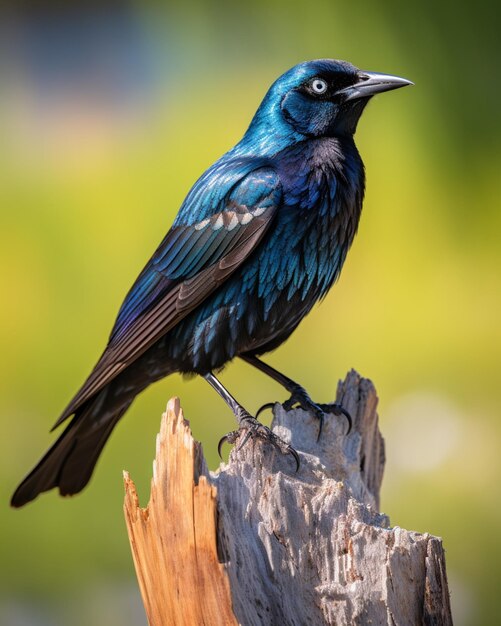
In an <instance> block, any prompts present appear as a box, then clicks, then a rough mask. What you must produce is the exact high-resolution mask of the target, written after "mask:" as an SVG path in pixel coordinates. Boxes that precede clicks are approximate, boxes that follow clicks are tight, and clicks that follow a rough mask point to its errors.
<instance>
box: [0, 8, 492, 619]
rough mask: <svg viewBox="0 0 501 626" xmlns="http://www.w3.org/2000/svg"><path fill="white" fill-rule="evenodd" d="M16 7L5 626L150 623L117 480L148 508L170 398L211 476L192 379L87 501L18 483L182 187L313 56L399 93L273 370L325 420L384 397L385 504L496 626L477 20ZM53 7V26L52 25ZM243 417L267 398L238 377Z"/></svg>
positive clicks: (5, 249) (7, 246)
mask: <svg viewBox="0 0 501 626" xmlns="http://www.w3.org/2000/svg"><path fill="white" fill-rule="evenodd" d="M166 4H167V3H162V4H158V5H156V4H146V3H133V2H121V3H119V2H115V3H106V4H104V3H101V4H97V3H96V4H94V5H93V4H92V3H91V2H86V3H85V5H83V4H82V5H79V4H77V3H70V5H71V8H68V7H69V6H70V5H69V4H68V3H62V2H61V3H56V4H49V3H47V2H42V3H40V2H37V3H31V4H30V3H26V2H23V1H22V0H19V1H18V2H16V3H15V6H14V5H12V6H11V7H8V6H7V7H6V6H5V5H3V8H2V9H1V20H0V59H1V61H0V83H1V87H0V89H1V98H0V207H1V225H0V259H1V268H2V270H1V276H0V285H1V288H0V293H1V294H2V296H1V306H0V342H1V351H2V358H1V365H0V367H1V372H0V387H1V390H0V420H1V433H2V435H1V437H0V472H1V476H2V479H1V483H0V503H1V504H0V510H1V512H0V622H1V623H2V624H6V625H37V626H38V625H46V624H47V625H49V624H50V625H57V626H59V625H67V624H72V625H75V626H80V625H82V626H83V625H88V624H93V625H96V626H99V625H101V624H102V625H104V624H106V625H107V626H113V625H114V624H117V625H118V624H120V625H122V626H124V625H125V626H127V625H129V624H130V625H134V626H137V625H139V624H145V623H146V622H145V617H144V614H143V609H142V605H141V601H140V597H139V592H138V590H137V586H136V581H135V577H134V572H133V566H132V561H131V557H130V553H129V547H128V540H127V536H126V531H125V526H124V521H123V516H122V498H123V489H122V478H121V472H122V469H124V468H126V469H128V470H129V471H130V472H131V474H132V476H133V478H134V479H135V480H136V482H137V485H138V489H139V493H140V494H142V497H143V502H145V501H146V497H147V491H148V484H149V480H150V475H151V461H152V458H153V453H154V438H155V434H156V431H157V428H158V425H159V417H160V414H161V412H162V410H163V408H164V406H165V404H166V401H167V399H168V398H169V397H170V396H172V395H179V396H181V398H182V403H183V406H184V408H185V412H186V415H187V417H188V418H189V419H190V420H191V424H192V428H193V431H194V434H195V436H196V437H197V438H198V439H200V440H202V441H203V444H204V449H205V453H206V455H207V457H208V459H209V462H210V464H211V466H212V467H213V468H215V467H216V466H217V462H218V460H217V456H216V442H217V440H218V439H219V437H220V436H221V434H222V433H224V432H226V431H227V430H229V429H231V428H232V427H233V418H232V415H231V414H230V412H229V411H228V410H227V409H226V407H225V406H224V405H223V403H222V402H221V401H220V400H219V398H218V397H217V396H216V394H215V393H213V391H211V390H210V388H209V387H208V385H206V383H205V382H204V381H200V380H192V381H183V380H182V379H181V378H180V377H177V376H172V377H170V378H169V379H167V380H165V381H162V382H161V383H158V384H157V385H155V386H154V387H152V388H150V389H149V390H148V391H147V392H145V393H144V394H143V395H142V396H141V397H139V398H138V399H137V400H136V402H135V404H134V405H133V408H132V409H131V410H130V411H129V412H128V413H127V416H126V417H125V419H124V420H123V422H122V423H121V424H120V425H119V427H118V428H117V430H116V432H115V434H114V435H113V437H112V438H111V441H110V443H109V444H108V446H107V447H106V450H105V452H104V454H103V457H102V459H101V461H100V462H99V464H98V467H97V472H96V474H95V476H94V479H93V480H92V482H91V484H90V486H89V488H88V489H86V490H85V492H84V493H82V494H81V495H80V496H78V497H76V498H74V499H73V500H72V501H65V500H63V499H61V498H59V497H58V496H57V495H56V494H55V493H50V494H47V495H45V496H43V497H41V498H39V499H38V500H37V501H36V502H35V503H33V504H31V505H30V506H28V507H26V508H25V509H22V510H18V511H14V510H10V509H9V507H8V500H9V497H10V495H11V492H12V490H13V489H14V487H15V486H16V484H17V482H18V481H19V479H20V478H21V477H22V476H23V475H24V473H25V472H26V471H27V470H28V469H29V468H30V467H31V466H32V465H33V463H34V462H35V461H36V460H37V459H38V458H39V456H40V455H41V453H42V452H43V451H44V450H45V449H46V447H47V446H48V445H49V444H50V443H51V442H52V440H53V436H52V435H49V434H48V429H49V427H50V426H52V424H53V422H54V421H55V419H56V417H57V416H58V415H59V413H60V411H61V410H62V408H63V407H64V406H65V405H66V403H67V401H68V400H69V398H70V396H71V395H72V394H73V393H74V392H75V391H76V389H77V387H79V385H80V383H81V382H82V380H83V379H84V377H85V376H86V375H87V374H88V372H89V369H90V368H91V366H92V365H93V364H94V362H95V361H96V359H97V357H98V356H99V354H100V352H101V349H102V348H103V347H104V345H105V342H106V340H107V336H108V333H109V330H110V328H111V325H112V323H113V320H114V316H115V314H116V312H117V310H118V307H119V305H120V303H121V300H122V298H123V296H124V294H125V292H126V290H127V289H128V287H129V286H130V284H131V282H132V281H133V279H134V278H135V276H136V275H137V273H138V272H139V270H140V269H141V267H142V266H143V264H144V263H145V261H146V260H147V258H149V256H150V254H151V253H152V251H153V250H154V248H155V247H156V245H157V244H158V243H159V241H160V240H161V238H162V237H163V235H164V233H165V231H166V230H167V228H168V227H169V225H170V223H171V221H172V219H173V217H174V215H175V213H176V211H177V209H178V207H179V205H180V203H181V202H182V200H183V198H184V196H185V194H186V193H187V191H188V189H189V187H190V186H191V184H192V183H193V182H194V180H195V179H196V178H197V177H198V176H199V175H200V173H201V172H202V171H203V170H204V169H205V168H206V167H207V166H209V165H210V164H211V163H212V162H213V161H214V160H215V159H216V158H217V157H219V156H220V155H221V154H222V153H223V152H224V151H226V150H227V149H228V148H230V147H231V146H232V145H233V144H234V143H235V142H236V141H238V139H239V138H240V137H241V135H242V134H243V132H244V131H245V129H246V127H247V125H248V123H249V121H250V119H251V116H252V115H253V113H254V111H255V109H256V108H257V106H258V104H259V102H260V100H261V98H262V96H263V95H264V93H265V91H266V89H267V88H268V86H269V84H270V83H271V82H272V81H273V80H274V79H275V78H276V76H278V75H279V74H280V73H282V72H283V71H285V70H286V69H288V68H289V67H290V66H292V65H293V64H295V63H297V62H299V61H303V60H306V59H312V58H318V57H335V58H344V59H347V60H350V61H351V62H353V63H354V64H356V65H358V66H359V67H361V68H364V69H367V70H376V71H382V72H389V73H395V74H400V75H402V76H405V77H408V78H410V79H412V80H413V81H414V82H415V84H416V86H415V87H413V88H408V89H405V90H401V91H398V92H395V93H391V94H387V95H382V96H379V97H377V98H376V99H375V100H374V101H373V102H371V104H370V105H369V107H368V109H367V110H366V112H365V113H364V116H363V119H362V121H361V123H360V125H359V129H358V133H357V143H358V146H359V149H360V152H361V153H362V156H363V159H364V161H365V164H366V168H367V195H366V201H365V206H364V213H363V216H362V221H361V226H360V231H359V235H358V237H357V239H356V241H355V244H354V246H353V248H352V250H351V253H350V254H349V256H348V260H347V263H346V266H345V269H344V272H343V275H342V277H341V280H340V281H339V283H338V284H337V286H336V287H335V288H334V289H333V290H332V291H331V293H330V294H329V296H328V297H327V299H326V301H325V302H324V303H323V304H322V305H321V306H320V307H317V308H316V309H315V310H314V311H313V312H312V313H311V315H310V316H309V317H308V318H307V319H306V320H305V321H304V322H303V324H302V325H301V327H300V328H299V329H298V331H297V332H296V333H295V334H294V336H293V337H292V338H291V339H290V340H289V341H288V342H287V344H286V345H284V346H283V347H281V348H280V349H279V350H278V351H277V352H276V353H274V354H272V355H270V356H269V357H268V358H267V360H268V361H269V362H270V363H272V364H273V365H275V366H277V367H278V368H279V369H282V370H284V371H285V372H287V373H288V374H289V375H290V376H291V377H292V378H295V379H297V380H298V381H300V382H302V383H303V384H304V385H305V386H306V387H307V388H308V390H309V391H310V393H311V395H312V396H313V397H314V398H316V399H318V400H319V401H329V400H332V399H333V397H334V392H335V387H336V381H337V379H338V378H339V377H343V376H344V375H345V373H346V371H347V370H348V369H349V368H351V367H355V368H356V369H358V370H359V371H360V372H361V373H362V374H363V375H365V376H368V377H370V378H372V379H373V380H374V382H375V384H376V386H377V389H378V392H379V396H380V416H381V427H382V430H383V434H384V436H385V439H386V442H387V456H388V463H387V470H386V477H385V481H384V486H383V493H382V508H383V510H384V511H385V512H386V513H388V514H389V515H390V517H391V520H392V522H393V524H394V525H400V526H403V527H405V528H408V529H414V530H418V531H422V532H425V531H427V532H430V533H433V534H436V535H439V536H441V537H443V539H444V544H445V548H446V553H447V566H448V574H449V580H450V586H451V591H452V608H453V613H454V616H455V623H456V624H457V626H479V625H485V626H489V625H491V624H495V623H499V622H498V620H499V617H498V616H499V589H500V577H499V563H500V561H501V543H500V540H499V529H500V526H501V502H500V495H501V494H500V491H499V484H500V479H501V471H500V470H501V454H500V443H499V442H500V434H501V422H500V419H499V415H500V409H501V385H500V376H499V373H500V357H501V324H500V319H499V318H500V314H501V290H500V284H499V277H500V269H501V264H500V260H501V245H500V234H499V233H500V232H501V212H500V208H501V207H500V204H501V187H500V172H501V155H500V151H499V140H500V131H501V124H500V116H499V102H500V96H501V93H500V82H501V81H500V80H499V64H500V62H501V58H500V56H501V55H500V47H499V36H498V30H497V19H496V13H495V10H494V5H493V7H492V10H491V7H490V6H489V5H488V4H484V3H483V2H482V1H480V2H476V3H475V4H474V5H472V4H471V3H466V2H451V1H444V2H440V3H436V2H435V1H433V2H432V1H431V0H422V1H421V2H414V3H405V4H402V3H401V2H396V0H383V1H378V2H368V1H366V0H361V1H358V2H350V1H349V0H334V1H329V2H327V1H325V2H324V1H321V0H310V1H309V2H295V1H289V2H287V3H285V2H283V3H279V2H276V1H270V0H268V1H266V2H264V1H257V2H256V1H255V2H253V3H252V4H243V3H242V4H238V3H232V2H222V1H219V2H217V3H215V2H214V3H213V2H191V3H184V4H183V5H182V6H181V5H179V6H172V7H167V6H165V5H166ZM65 6H66V7H67V8H64V7H65ZM223 381H224V382H225V383H226V384H227V385H228V387H229V389H230V390H232V391H233V392H234V393H235V394H236V395H237V397H238V398H239V399H240V401H241V402H242V403H243V404H244V405H245V406H246V407H248V408H249V409H250V410H252V411H253V410H255V409H256V408H257V407H258V406H260V405H261V404H262V403H263V402H266V401H269V400H272V399H277V400H284V399H285V397H286V395H285V393H284V392H283V390H281V389H280V388H279V387H278V386H277V385H275V384H274V383H273V382H271V381H270V380H268V379H267V378H265V377H263V376H262V375H260V374H259V373H258V372H256V371H254V370H253V369H251V368H249V367H248V366H246V365H245V364H241V363H234V364H232V365H230V366H229V367H228V368H227V370H226V371H225V373H224V374H223Z"/></svg>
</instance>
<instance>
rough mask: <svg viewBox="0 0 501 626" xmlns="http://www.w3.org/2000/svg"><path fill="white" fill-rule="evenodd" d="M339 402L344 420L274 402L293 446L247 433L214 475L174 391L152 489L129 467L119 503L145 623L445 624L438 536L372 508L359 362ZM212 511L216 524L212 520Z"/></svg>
mask: <svg viewBox="0 0 501 626" xmlns="http://www.w3.org/2000/svg"><path fill="white" fill-rule="evenodd" d="M336 401H337V402H338V403H341V404H342V405H343V406H344V407H345V408H346V409H347V410H348V411H349V412H350V414H351V416H352V418H353V429H352V431H351V432H350V434H349V435H346V430H347V421H346V419H345V418H343V417H338V416H335V415H328V416H327V417H326V419H325V422H324V427H323V431H322V435H321V437H320V439H319V440H318V441H317V435H318V421H317V420H316V418H315V417H313V416H312V415H310V414H308V413H306V412H305V411H303V410H301V409H296V410H293V411H289V412H286V411H284V409H283V408H282V406H281V405H280V404H277V405H275V408H274V421H273V428H274V431H275V432H276V433H277V434H278V435H279V436H281V437H282V438H283V439H285V440H287V441H290V442H291V444H292V445H293V446H294V447H295V448H296V450H297V451H298V452H299V455H300V458H301V467H300V469H299V471H298V472H297V473H296V471H295V463H294V460H293V459H292V457H290V456H283V455H281V454H280V453H279V452H277V451H276V450H274V449H273V448H271V447H270V446H269V445H263V444H262V443H261V442H256V443H255V442H253V441H250V442H249V443H248V444H246V445H245V446H244V447H243V448H241V449H238V446H236V447H234V448H233V450H232V452H231V454H230V459H229V462H228V463H227V464H223V465H222V466H221V467H220V469H219V470H218V472H217V473H213V474H210V473H209V472H208V470H207V466H206V463H205V460H204V458H203V454H202V451H201V446H200V444H197V443H196V442H194V440H193V439H192V437H191V433H190V431H189V428H188V425H187V423H186V422H185V421H184V420H183V416H182V411H181V409H180V407H179V401H178V400H171V401H170V402H169V404H168V406H167V411H166V413H165V414H164V416H163V418H162V427H161V432H160V435H159V436H158V440H157V458H156V461H155V464H154V476H153V481H152V490H151V498H150V502H149V504H148V507H147V508H146V509H140V508H139V506H138V502H137V495H136V493H135V488H134V485H133V483H132V481H131V480H130V478H129V477H128V475H126V478H125V484H126V499H125V514H126V520H127V525H128V532H129V538H130V540H131V547H132V553H133V558H134V563H135V566H136V571H137V574H138V580H139V584H140V587H141V593H142V596H143V601H144V604H145V608H146V612H147V615H148V620H149V623H150V625H151V626H160V625H165V624H175V625H184V624H186V625H190V626H191V625H193V624H206V625H210V626H212V625H219V624H236V623H239V624H242V625H245V626H251V625H252V626H254V625H256V626H257V625H260V626H261V625H263V624H265V625H266V624H270V625H272V624H277V625H298V626H299V625H301V626H303V625H305V624H332V625H334V624H335V625H336V626H342V625H346V626H353V625H369V624H371V625H373V626H377V625H388V626H407V625H409V626H414V625H420V624H424V625H432V624H433V625H436V626H442V625H444V626H445V625H450V624H452V619H451V612H450V603H449V592H448V588H447V576H446V572H445V558H444V551H443V548H442V543H441V540H440V539H438V538H436V537H433V536H430V535H428V534H420V533H416V532H410V531H406V530H403V529H401V528H399V527H398V526H397V527H394V528H391V527H390V522H389V519H388V517H387V516H386V515H384V514H381V513H380V512H379V492H380V487H381V481H382V477H383V469H384V462H385V456H384V455H385V452H384V441H383V438H382V436H381V433H380V431H379V428H378V415H377V412H376V407H377V396H376V392H375V389H374V386H373V385H372V383H371V382H370V381H369V380H367V379H363V378H361V377H360V376H359V375H358V374H357V373H356V372H354V371H352V372H350V373H349V374H348V376H347V377H346V379H345V381H343V382H341V383H339V386H338V394H337V398H336ZM216 520H217V524H216Z"/></svg>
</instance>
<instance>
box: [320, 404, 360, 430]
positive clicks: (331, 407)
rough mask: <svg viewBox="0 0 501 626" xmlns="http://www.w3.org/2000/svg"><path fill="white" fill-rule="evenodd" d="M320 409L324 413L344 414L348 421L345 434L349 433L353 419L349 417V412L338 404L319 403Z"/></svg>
mask: <svg viewBox="0 0 501 626" xmlns="http://www.w3.org/2000/svg"><path fill="white" fill-rule="evenodd" d="M318 406H319V407H320V408H321V409H322V411H324V412H325V413H334V414H335V415H344V417H346V421H347V422H348V430H347V431H346V436H348V435H349V434H350V433H351V429H352V428H353V420H352V419H351V415H350V413H349V412H348V411H347V410H346V409H345V408H344V407H342V406H341V405H340V404H335V403H333V404H319V405H318Z"/></svg>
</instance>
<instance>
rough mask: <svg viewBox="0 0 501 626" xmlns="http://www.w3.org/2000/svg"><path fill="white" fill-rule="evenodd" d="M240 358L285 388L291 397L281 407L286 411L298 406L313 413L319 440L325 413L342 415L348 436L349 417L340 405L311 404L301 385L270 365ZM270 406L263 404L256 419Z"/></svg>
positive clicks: (270, 405) (248, 358) (246, 357)
mask: <svg viewBox="0 0 501 626" xmlns="http://www.w3.org/2000/svg"><path fill="white" fill-rule="evenodd" d="M240 358H241V359H243V360H244V361H246V362H247V363H249V364H250V365H253V366H254V367H257V369H258V370H261V372H263V373H264V374H267V375H268V376H270V377H271V378H273V380H276V381H277V383H279V384H280V385H282V387H285V389H287V391H288V392H289V393H290V394H291V397H290V398H289V399H288V400H286V401H285V402H284V403H283V405H282V406H283V407H284V409H285V410H286V411H290V410H291V409H292V408H293V407H294V406H300V407H301V408H302V409H304V410H305V411H308V412H311V413H313V414H314V415H315V416H316V417H317V418H318V420H319V424H320V426H319V431H318V437H319V438H320V434H321V432H322V425H323V421H324V414H325V413H334V415H344V417H345V418H346V419H347V421H348V431H347V433H346V434H349V432H350V430H351V427H352V420H351V415H350V414H349V413H348V411H347V410H346V409H344V408H343V407H342V406H341V405H340V404H336V403H335V402H333V403H331V404H317V403H316V402H313V400H312V399H311V398H310V396H309V395H308V392H307V391H306V389H304V387H301V385H298V383H296V382H294V381H293V380H291V379H290V378H288V377H287V376H285V375H284V374H282V373H281V372H279V371H278V370H276V369H275V368H274V367H271V365H268V364H267V363H264V362H263V361H261V360H260V359H258V358H257V357H255V356H248V355H245V356H243V355H242V356H241V357H240ZM272 406H273V403H267V404H263V406H262V407H261V408H260V409H259V411H258V412H257V413H256V417H257V416H258V415H259V414H260V413H261V411H264V410H265V409H268V408H271V407H272Z"/></svg>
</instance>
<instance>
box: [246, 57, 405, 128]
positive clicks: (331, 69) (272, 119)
mask: <svg viewBox="0 0 501 626" xmlns="http://www.w3.org/2000/svg"><path fill="white" fill-rule="evenodd" d="M406 85H412V83H411V82H410V81H409V80H406V79H405V78H399V77H398V76H391V75H389V74H377V73H375V72H365V71H362V70H359V69H357V68H356V67H355V66H354V65H351V63H347V62H346V61H335V60H331V59H320V60H317V61H308V62H306V63H300V64H299V65H296V66H294V67H293V68H292V69H290V70H289V71H288V72H286V73H285V74H283V75H282V76H280V78H278V79H277V80H276V81H275V82H274V83H273V85H272V86H271V87H270V89H269V91H268V93H267V94H266V96H265V98H264V100H263V102H262V104H261V106H260V107H259V109H258V111H257V113H256V115H255V117H254V119H253V121H252V124H251V126H250V128H249V131H248V132H249V133H256V134H258V135H259V134H261V135H262V134H263V133H265V134H266V133H271V135H273V134H275V133H277V134H278V135H280V136H284V133H285V135H287V134H288V135H289V136H292V135H294V136H295V137H296V138H305V137H323V136H326V137H332V136H341V135H352V134H353V133H354V132H355V130H356V127H357V122H358V120H359V118H360V115H361V114H362V111H363V110H364V107H365V105H366V104H367V102H368V101H369V100H370V98H371V97H372V96H374V95H375V94H377V93H381V92H383V91H390V90H391V89H398V88H399V87H405V86H406ZM284 138H285V137H284Z"/></svg>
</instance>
